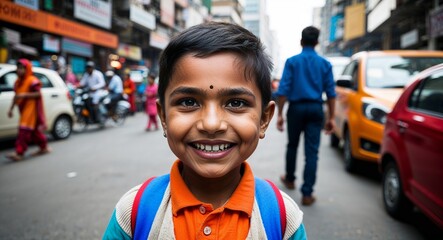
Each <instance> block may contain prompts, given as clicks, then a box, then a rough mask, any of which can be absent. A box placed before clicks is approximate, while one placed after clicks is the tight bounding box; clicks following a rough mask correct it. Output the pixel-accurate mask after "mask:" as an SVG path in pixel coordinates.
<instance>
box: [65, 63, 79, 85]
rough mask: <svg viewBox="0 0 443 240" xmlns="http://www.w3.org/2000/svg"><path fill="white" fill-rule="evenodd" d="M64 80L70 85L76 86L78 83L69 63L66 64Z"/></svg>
mask: <svg viewBox="0 0 443 240" xmlns="http://www.w3.org/2000/svg"><path fill="white" fill-rule="evenodd" d="M64 80H65V82H66V84H67V85H68V86H69V85H71V86H73V87H77V86H78V84H79V83H80V82H79V80H78V79H77V76H75V74H74V72H73V71H72V67H71V65H68V66H67V68H66V78H65V79H64Z"/></svg>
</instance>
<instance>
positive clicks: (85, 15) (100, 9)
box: [74, 0, 112, 29]
mask: <svg viewBox="0 0 443 240" xmlns="http://www.w3.org/2000/svg"><path fill="white" fill-rule="evenodd" d="M111 10H112V1H101V0H75V1H74V17H76V18H78V19H81V20H83V21H86V22H89V23H92V24H94V25H97V26H100V27H103V28H106V29H110V28H111Z"/></svg>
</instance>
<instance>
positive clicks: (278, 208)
mask: <svg viewBox="0 0 443 240" xmlns="http://www.w3.org/2000/svg"><path fill="white" fill-rule="evenodd" d="M169 180H170V178H169V174H166V175H163V176H160V177H151V178H149V179H148V180H146V181H145V182H144V183H143V184H142V185H141V187H140V189H139V190H138V192H137V194H136V196H135V198H134V203H133V205H132V212H131V231H132V237H133V239H147V238H148V236H149V232H150V231H151V227H152V223H153V221H154V218H155V215H156V214H157V210H158V208H159V206H160V204H161V201H162V199H163V195H164V192H165V191H166V188H167V186H168V184H169ZM152 193H154V194H152ZM255 196H256V198H257V203H258V206H259V209H260V214H261V218H262V221H263V225H264V227H265V231H266V236H267V238H268V239H283V236H284V234H285V232H286V208H285V204H284V201H283V197H282V195H281V192H280V190H279V189H278V188H277V186H275V184H274V183H272V182H271V181H269V180H263V179H260V178H255ZM276 212H278V213H279V215H278V216H277V214H275V213H276ZM137 227H138V228H137Z"/></svg>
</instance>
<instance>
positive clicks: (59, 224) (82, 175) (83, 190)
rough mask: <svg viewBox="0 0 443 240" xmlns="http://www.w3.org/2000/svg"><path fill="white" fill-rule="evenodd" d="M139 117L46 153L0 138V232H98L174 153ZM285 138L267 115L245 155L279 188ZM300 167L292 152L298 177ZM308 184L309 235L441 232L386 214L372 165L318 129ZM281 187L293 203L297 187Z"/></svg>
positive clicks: (420, 219) (72, 235) (419, 219)
mask: <svg viewBox="0 0 443 240" xmlns="http://www.w3.org/2000/svg"><path fill="white" fill-rule="evenodd" d="M1 114H4V113H1ZM146 121H147V117H146V115H145V114H143V113H137V114H136V115H135V116H133V117H128V118H127V120H126V122H125V124H124V125H123V126H120V127H116V126H112V125H111V124H110V125H109V126H107V127H106V129H104V130H100V129H96V128H94V127H91V128H90V129H88V130H87V131H86V132H82V133H78V132H74V133H73V135H72V136H71V137H70V138H68V139H67V140H64V141H52V140H51V141H50V143H49V144H50V147H51V148H52V150H53V152H52V153H51V154H49V155H45V156H41V157H35V158H26V159H25V160H23V161H21V162H11V161H9V160H7V159H6V158H5V157H4V155H5V154H6V153H7V152H10V151H12V150H13V142H11V141H3V142H0V145H1V147H0V156H1V158H0V196H1V197H0V210H1V215H0V239H5V240H9V239H101V237H102V233H103V231H104V230H105V227H106V226H107V223H108V220H109V217H110V216H111V214H112V211H113V208H114V206H115V204H116V202H117V201H118V199H119V198H120V197H121V196H122V194H124V193H125V192H126V191H127V190H129V189H130V188H131V187H133V186H135V185H137V184H139V183H141V182H142V181H144V180H145V179H146V178H148V177H150V176H154V175H161V174H164V173H167V172H168V171H169V168H170V166H171V164H172V162H173V161H174V160H175V157H174V155H173V154H172V153H171V152H170V151H169V147H168V145H167V142H166V139H165V138H164V137H163V135H162V131H161V130H158V131H151V132H145V131H144V127H145V124H146ZM176 127H179V126H176ZM285 144H286V133H281V132H278V131H277V129H276V124H275V118H274V119H273V122H272V125H271V126H270V128H269V129H268V131H267V133H266V138H265V139H264V140H262V141H261V142H260V144H259V146H258V149H257V151H256V152H255V153H254V155H253V156H251V158H250V159H249V163H250V164H251V166H252V168H253V171H254V173H255V175H256V176H259V177H262V178H267V179H270V180H272V181H274V182H275V183H276V184H277V185H278V186H279V187H283V186H282V185H281V184H280V182H278V179H279V175H281V174H282V173H283V169H284V160H283V159H284V155H285ZM35 149H36V146H32V147H31V148H30V149H29V151H28V153H29V152H32V151H33V150H35ZM302 154H303V148H301V149H299V156H301V155H302ZM302 169H303V158H301V157H299V161H298V169H297V172H298V174H297V176H298V177H299V179H301V176H302V175H301V170H302ZM297 184H298V185H297V186H298V187H299V186H300V185H301V181H298V182H297ZM315 189H316V191H315V194H316V197H317V202H316V203H315V204H314V205H312V206H310V207H304V206H301V205H300V208H301V209H302V211H303V212H304V224H305V227H306V230H307V233H308V237H309V239H326V240H333V239H340V240H347V239H349V240H351V239H352V240H355V239H383V240H389V239H402V240H409V239H411V240H415V239H443V238H442V237H443V234H442V231H441V230H438V229H437V228H436V227H435V225H433V224H432V223H431V222H430V221H429V220H427V219H426V218H425V217H424V216H423V215H422V214H421V213H419V212H415V213H414V214H413V215H412V216H411V220H410V221H409V222H407V223H405V222H399V221H397V220H394V219H392V218H391V217H389V216H388V215H387V213H386V212H385V210H384V208H383V202H382V197H381V185H380V179H379V176H378V174H377V170H376V168H375V166H364V168H362V169H361V170H360V171H358V173H356V174H348V173H346V172H345V171H344V167H343V161H342V155H341V153H340V152H339V151H337V150H335V149H332V148H330V147H329V138H328V136H326V135H324V136H322V144H321V148H320V161H319V169H318V177H317V184H316V188H315ZM285 191H286V192H287V193H288V194H289V195H290V196H291V197H292V198H293V199H294V200H295V201H296V202H297V203H300V199H301V194H300V192H299V191H298V190H296V191H288V190H286V189H285Z"/></svg>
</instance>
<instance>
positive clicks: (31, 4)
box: [14, 0, 38, 10]
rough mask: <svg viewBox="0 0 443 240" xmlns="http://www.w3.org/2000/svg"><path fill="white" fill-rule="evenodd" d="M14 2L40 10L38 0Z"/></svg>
mask: <svg viewBox="0 0 443 240" xmlns="http://www.w3.org/2000/svg"><path fill="white" fill-rule="evenodd" d="M14 2H15V3H16V4H18V5H21V6H23V7H27V8H30V9H33V10H38V0H14Z"/></svg>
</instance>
